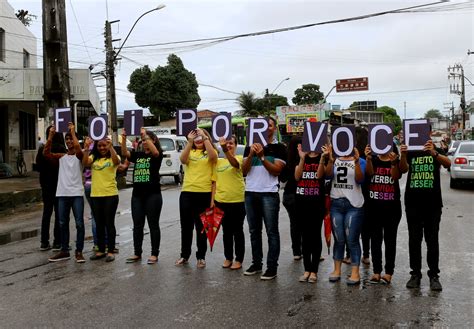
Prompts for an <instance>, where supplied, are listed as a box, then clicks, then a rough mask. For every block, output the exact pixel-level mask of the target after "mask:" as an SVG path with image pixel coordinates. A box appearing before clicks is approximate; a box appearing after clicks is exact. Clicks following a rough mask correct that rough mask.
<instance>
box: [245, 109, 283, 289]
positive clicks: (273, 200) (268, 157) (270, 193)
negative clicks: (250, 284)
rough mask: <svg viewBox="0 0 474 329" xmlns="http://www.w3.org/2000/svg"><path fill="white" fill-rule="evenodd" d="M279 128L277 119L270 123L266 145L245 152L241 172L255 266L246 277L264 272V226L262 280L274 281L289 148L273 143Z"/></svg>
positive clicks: (258, 144)
mask: <svg viewBox="0 0 474 329" xmlns="http://www.w3.org/2000/svg"><path fill="white" fill-rule="evenodd" d="M277 129H278V124H277V122H276V120H275V119H274V118H270V119H269V120H268V128H267V131H266V132H267V139H266V145H265V146H262V144H260V143H254V144H252V145H250V147H249V146H247V147H246V148H245V152H244V162H243V164H242V170H243V173H244V175H247V180H246V186H245V210H246V212H247V221H248V224H249V231H250V241H251V245H252V265H251V266H250V267H249V268H248V269H247V270H246V271H245V272H244V275H255V274H257V273H260V272H261V271H262V258H263V251H262V224H263V223H265V229H266V230H267V235H268V255H267V270H266V271H265V273H264V274H263V275H262V276H261V277H260V279H261V280H272V279H274V278H275V277H276V276H277V268H278V257H279V256H280V232H279V231H278V212H279V211H280V195H279V194H278V190H279V187H280V185H279V181H278V176H279V175H280V173H281V171H282V170H283V167H284V166H285V165H286V158H287V153H286V147H285V146H284V145H283V144H280V143H273V139H274V136H275V133H276V131H277Z"/></svg>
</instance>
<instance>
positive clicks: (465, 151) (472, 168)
mask: <svg viewBox="0 0 474 329" xmlns="http://www.w3.org/2000/svg"><path fill="white" fill-rule="evenodd" d="M450 176H451V180H450V183H449V186H450V187H451V188H456V187H457V186H458V185H459V183H460V182H463V181H464V182H470V183H472V182H474V141H461V142H460V143H459V145H458V147H457V148H456V151H455V152H454V154H453V161H452V162H451V171H450Z"/></svg>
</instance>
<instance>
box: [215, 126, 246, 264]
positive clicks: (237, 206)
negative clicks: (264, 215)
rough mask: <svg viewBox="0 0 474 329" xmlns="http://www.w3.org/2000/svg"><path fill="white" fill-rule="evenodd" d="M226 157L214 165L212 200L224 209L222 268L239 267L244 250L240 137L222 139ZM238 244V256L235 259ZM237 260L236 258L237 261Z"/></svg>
mask: <svg viewBox="0 0 474 329" xmlns="http://www.w3.org/2000/svg"><path fill="white" fill-rule="evenodd" d="M219 143H220V146H221V148H222V151H223V152H224V155H225V158H222V159H221V158H219V159H217V164H216V166H215V175H214V177H213V179H215V184H214V185H213V186H214V187H215V188H213V200H215V205H216V206H217V207H218V208H219V209H221V210H223V211H224V217H223V218H222V231H223V234H222V236H223V240H224V256H225V260H224V264H223V265H222V267H223V268H230V269H232V270H238V269H240V268H242V262H243V261H244V254H245V238H244V219H245V202H244V201H245V182H244V176H243V174H242V161H243V157H242V156H241V155H237V156H236V155H235V148H236V146H237V137H236V136H235V135H233V136H232V137H231V138H230V139H229V140H226V139H225V138H223V137H222V138H220V139H219ZM234 244H235V259H234ZM234 260H235V261H234Z"/></svg>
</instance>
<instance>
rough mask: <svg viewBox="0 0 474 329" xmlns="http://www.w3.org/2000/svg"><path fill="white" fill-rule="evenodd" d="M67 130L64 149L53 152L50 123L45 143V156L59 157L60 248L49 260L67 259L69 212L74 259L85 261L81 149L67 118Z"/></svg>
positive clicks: (68, 256) (72, 125) (53, 128)
mask: <svg viewBox="0 0 474 329" xmlns="http://www.w3.org/2000/svg"><path fill="white" fill-rule="evenodd" d="M68 127H69V132H68V133H67V134H66V136H65V140H66V146H67V153H52V152H51V145H52V141H53V138H54V135H55V133H56V129H55V127H54V126H53V127H51V129H50V131H49V135H48V141H47V142H46V145H45V146H44V151H43V152H44V156H45V157H46V158H50V159H58V160H59V173H58V187H57V189H56V197H57V198H58V210H59V225H60V230H61V251H60V252H59V253H57V254H56V255H54V256H52V257H50V258H49V261H50V262H58V261H61V260H67V259H70V254H69V214H70V213H71V209H72V212H73V214H74V219H75V220H76V231H77V236H76V251H75V256H76V262H77V263H84V262H85V259H84V256H83V255H82V250H83V249H84V235H85V230H84V187H83V185H82V167H81V162H82V157H83V154H82V150H81V145H80V144H79V141H78V140H77V137H76V132H75V127H74V124H72V123H71V122H69V126H68Z"/></svg>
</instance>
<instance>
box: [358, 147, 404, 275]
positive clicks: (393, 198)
mask: <svg viewBox="0 0 474 329" xmlns="http://www.w3.org/2000/svg"><path fill="white" fill-rule="evenodd" d="M394 151H395V152H398V150H397V148H396V146H395V147H394V148H393V151H389V152H388V153H386V154H376V155H373V154H372V153H373V152H372V149H371V147H370V145H367V146H366V148H365V151H364V153H365V156H366V160H367V163H366V167H365V174H366V176H367V177H368V184H367V190H368V191H367V194H366V199H365V209H366V213H365V214H366V218H365V221H366V222H367V223H368V226H369V227H370V228H371V249H372V264H373V270H374V274H373V275H372V277H371V278H370V280H369V282H370V283H375V284H376V283H380V282H382V283H385V284H390V282H391V281H392V276H393V272H394V269H395V255H396V251H397V250H396V249H397V231H398V224H399V223H400V219H401V217H402V205H401V202H400V185H399V183H398V181H399V179H400V177H401V176H402V175H401V173H400V169H399V161H398V154H397V153H395V152H394ZM382 242H383V243H384V245H385V274H384V275H383V276H381V273H382Z"/></svg>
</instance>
